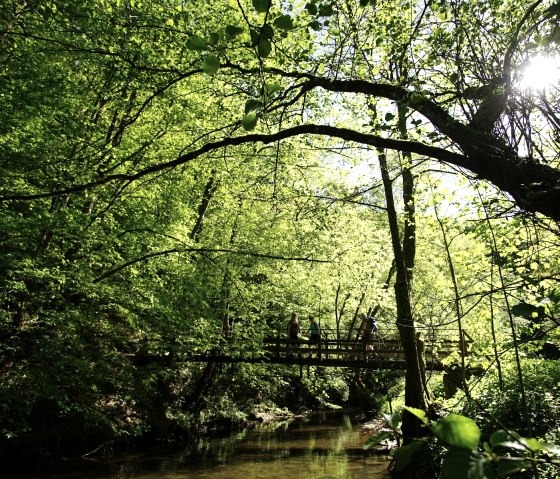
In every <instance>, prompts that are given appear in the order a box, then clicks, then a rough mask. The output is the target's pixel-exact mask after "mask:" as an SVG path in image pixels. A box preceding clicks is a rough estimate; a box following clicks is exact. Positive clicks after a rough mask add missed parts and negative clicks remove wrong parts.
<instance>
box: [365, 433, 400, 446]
mask: <svg viewBox="0 0 560 479" xmlns="http://www.w3.org/2000/svg"><path fill="white" fill-rule="evenodd" d="M392 437H393V434H391V433H390V432H387V431H379V432H378V433H377V434H374V435H373V436H371V437H370V438H369V439H368V440H367V441H366V442H365V444H364V445H363V448H364V449H369V448H370V447H372V446H377V445H378V444H379V443H380V442H382V441H384V440H385V439H389V438H392Z"/></svg>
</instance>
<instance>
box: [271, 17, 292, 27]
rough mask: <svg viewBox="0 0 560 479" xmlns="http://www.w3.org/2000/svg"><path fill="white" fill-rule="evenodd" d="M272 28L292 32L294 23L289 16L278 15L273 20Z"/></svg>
mask: <svg viewBox="0 0 560 479" xmlns="http://www.w3.org/2000/svg"><path fill="white" fill-rule="evenodd" d="M274 26H275V27H278V28H281V29H282V30H293V29H294V21H293V20H292V17H290V15H280V16H279V17H278V18H277V19H276V20H274Z"/></svg>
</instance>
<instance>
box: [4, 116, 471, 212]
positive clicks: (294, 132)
mask: <svg viewBox="0 0 560 479" xmlns="http://www.w3.org/2000/svg"><path fill="white" fill-rule="evenodd" d="M300 135H321V136H329V137H333V138H340V139H343V140H346V141H352V142H356V143H361V144H364V145H370V146H373V147H376V148H384V149H389V150H397V151H407V152H410V153H415V154H418V155H423V156H428V157H431V158H434V159H436V160H439V161H443V162H446V163H450V164H453V165H456V166H459V167H462V168H467V169H470V167H472V165H471V163H470V161H469V158H468V157H466V156H464V155H461V154H458V153H454V152H451V151H448V150H445V149H443V148H438V147H435V146H429V145H425V144H423V143H420V142H416V141H409V140H394V139H391V138H383V137H381V136H377V135H371V134H367V133H361V132H358V131H355V130H352V129H349V128H339V127H334V126H328V125H314V124H307V125H299V126H294V127H291V128H286V129H284V130H280V131H278V132H276V133H272V134H262V133H252V134H248V135H244V136H236V137H229V138H224V139H223V140H219V141H216V142H212V143H206V144H205V145H203V146H201V147H200V148H198V149H196V150H193V151H190V152H188V153H185V154H184V155H181V156H179V157H177V158H176V159H175V160H172V161H168V162H165V163H159V164H156V165H153V166H150V167H148V168H144V169H142V170H139V171H137V172H136V173H131V174H124V173H123V174H115V175H108V176H106V177H104V178H101V179H99V180H97V181H92V182H89V183H84V184H82V185H76V186H72V187H69V188H64V189H60V190H58V191H53V192H45V193H38V194H34V195H22V194H14V195H5V196H1V197H0V202H4V201H13V200H35V199H40V198H49V197H52V196H59V195H65V194H68V193H76V192H80V191H85V190H89V189H93V188H95V187H98V186H101V185H103V184H107V183H111V182H115V181H123V182H133V181H136V180H138V179H140V178H143V177H145V176H148V175H151V174H154V173H160V172H163V171H165V170H172V169H173V168H176V167H177V166H181V165H184V164H186V163H189V162H190V161H192V160H194V159H196V158H198V157H200V156H202V155H204V154H206V153H209V152H212V151H215V150H218V149H220V148H224V147H226V146H239V145H244V144H247V143H265V144H268V143H273V142H276V141H280V140H284V139H286V138H291V137H295V136H300Z"/></svg>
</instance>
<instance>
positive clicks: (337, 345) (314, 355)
mask: <svg viewBox="0 0 560 479" xmlns="http://www.w3.org/2000/svg"><path fill="white" fill-rule="evenodd" d="M339 336H340V335H339ZM469 342H470V341H468V340H466V341H464V342H463V347H462V348H461V347H460V342H459V341H458V340H453V339H438V340H434V341H431V342H425V343H424V353H425V358H426V367H427V368H428V369H430V370H437V371H441V370H443V369H444V367H443V364H442V359H443V358H445V357H447V356H449V355H450V354H453V353H457V354H460V353H461V352H462V353H463V354H467V346H468V343H469ZM188 360H190V361H204V362H217V363H275V364H287V365H290V364H291V365H299V366H305V365H313V366H338V367H348V368H368V369H391V370H404V369H405V368H406V363H405V359H404V352H403V349H402V344H401V341H400V340H399V339H391V338H388V339H384V338H383V336H382V335H376V336H375V337H374V339H373V340H372V341H370V342H367V343H365V342H364V341H362V340H352V339H341V338H340V337H334V336H332V335H328V334H325V335H324V337H323V338H322V339H321V341H320V343H319V344H311V343H309V342H308V341H307V340H300V341H298V343H296V344H294V343H290V342H289V341H288V340H287V339H286V338H285V337H281V336H280V335H277V336H275V337H267V338H265V339H264V340H263V343H262V349H261V351H260V352H259V353H258V354H252V355H249V356H248V355H247V353H246V352H245V353H243V354H242V353H235V352H233V351H232V352H227V348H226V349H225V350H224V351H221V352H216V351H215V352H209V353H204V354H195V355H192V356H190V357H189V359H188Z"/></svg>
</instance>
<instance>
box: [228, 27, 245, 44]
mask: <svg viewBox="0 0 560 479" xmlns="http://www.w3.org/2000/svg"><path fill="white" fill-rule="evenodd" d="M225 31H226V40H233V39H234V38H235V37H237V36H239V35H241V34H242V33H243V32H244V30H243V28H241V27H237V26H235V25H227V26H226V30H225Z"/></svg>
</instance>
